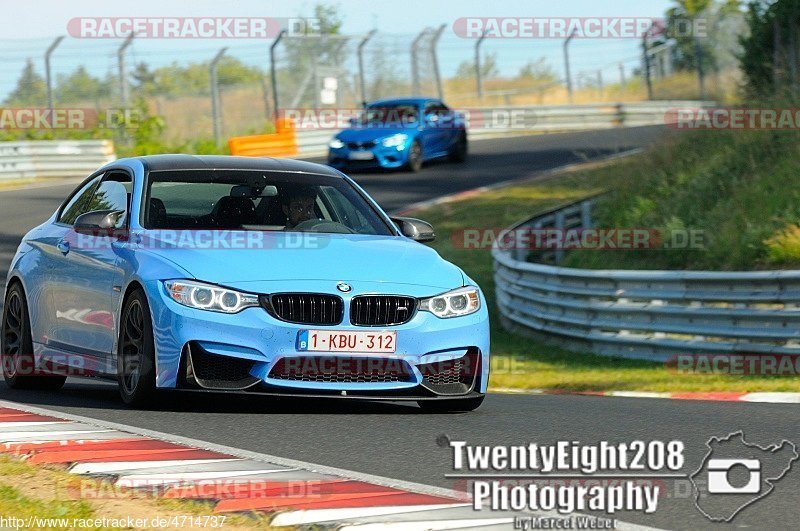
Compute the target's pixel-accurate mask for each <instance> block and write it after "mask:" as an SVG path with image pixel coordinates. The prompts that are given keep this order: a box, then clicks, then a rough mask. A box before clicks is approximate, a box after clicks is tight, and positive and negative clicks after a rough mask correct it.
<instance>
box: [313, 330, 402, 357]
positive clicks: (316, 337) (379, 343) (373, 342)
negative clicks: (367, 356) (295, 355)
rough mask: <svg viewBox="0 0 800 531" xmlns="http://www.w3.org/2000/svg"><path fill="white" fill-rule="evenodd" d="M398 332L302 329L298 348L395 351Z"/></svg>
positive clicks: (332, 350)
mask: <svg viewBox="0 0 800 531" xmlns="http://www.w3.org/2000/svg"><path fill="white" fill-rule="evenodd" d="M396 343H397V332H361V331H359V332H337V331H336V330H301V331H300V332H299V333H298V334H297V350H300V351H308V352H369V353H393V352H394V351H395V350H396V348H397V345H396Z"/></svg>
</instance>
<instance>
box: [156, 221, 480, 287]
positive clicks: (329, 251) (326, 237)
mask: <svg viewBox="0 0 800 531" xmlns="http://www.w3.org/2000/svg"><path fill="white" fill-rule="evenodd" d="M148 232H149V231H148ZM198 232H201V231H198ZM227 232H228V235H227V237H225V238H220V239H218V240H215V241H214V242H212V244H211V245H209V244H208V243H207V242H206V241H205V240H203V242H201V240H199V239H198V240H197V243H196V244H192V245H187V244H186V243H185V242H183V244H181V242H180V241H178V242H176V241H175V238H174V237H173V238H167V237H165V235H164V234H163V233H160V232H158V231H154V232H153V234H149V233H147V234H146V235H145V240H144V241H146V242H147V246H148V247H149V248H151V249H152V248H156V249H157V253H158V254H159V255H160V256H162V257H163V258H166V259H168V260H170V261H171V262H173V263H175V264H177V265H179V266H180V267H181V268H183V269H185V270H186V271H187V272H189V273H190V274H191V275H192V276H193V277H194V278H195V279H197V280H201V281H205V282H211V283H214V284H221V285H227V286H230V287H235V286H236V285H239V284H241V283H244V282H259V283H261V282H270V281H276V282H277V281H280V282H285V281H317V280H325V281H334V282H338V281H345V282H349V281H362V282H374V283H392V284H410V285H417V286H427V287H432V288H439V289H443V290H444V289H452V288H456V287H459V286H462V285H463V282H464V277H463V275H462V274H461V270H460V269H459V268H458V267H456V266H454V265H453V264H451V263H450V262H447V261H446V260H444V259H442V258H441V257H440V256H439V254H438V253H437V252H436V251H434V250H433V249H431V248H430V247H427V246H425V245H422V244H420V243H417V242H414V241H412V240H409V239H407V238H403V237H399V236H367V235H356V234H317V233H292V232H255V233H253V232H250V233H248V232H245V231H227ZM248 238H249V239H248ZM201 243H202V247H204V248H199V247H201ZM298 289H300V288H299V287H298Z"/></svg>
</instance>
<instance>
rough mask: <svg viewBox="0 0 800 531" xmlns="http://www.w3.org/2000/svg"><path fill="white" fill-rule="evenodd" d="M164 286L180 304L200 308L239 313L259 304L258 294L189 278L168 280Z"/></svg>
mask: <svg viewBox="0 0 800 531" xmlns="http://www.w3.org/2000/svg"><path fill="white" fill-rule="evenodd" d="M164 287H166V288H167V293H169V296H170V297H171V298H172V300H174V301H175V302H177V303H178V304H183V305H184V306H188V307H190V308H197V309H198V310H210V311H212V312H222V313H238V312H241V311H242V310H244V309H245V308H249V307H251V306H258V296H257V295H253V294H250V293H242V292H239V291H234V290H232V289H226V288H220V287H218V286H212V285H210V284H203V283H202V282H191V281H188V280H166V281H164Z"/></svg>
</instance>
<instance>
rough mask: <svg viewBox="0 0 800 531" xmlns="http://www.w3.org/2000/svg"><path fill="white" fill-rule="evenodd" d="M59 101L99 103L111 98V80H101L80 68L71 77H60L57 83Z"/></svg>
mask: <svg viewBox="0 0 800 531" xmlns="http://www.w3.org/2000/svg"><path fill="white" fill-rule="evenodd" d="M56 93H57V94H58V100H59V101H60V102H62V103H68V102H76V101H87V100H91V101H94V102H97V101H98V100H100V99H101V98H108V97H110V96H111V83H110V80H105V81H103V80H100V79H97V78H96V77H93V76H92V75H90V74H89V72H88V71H87V70H86V68H85V67H84V66H82V65H81V66H79V67H78V68H76V69H75V71H73V72H72V73H71V74H69V75H59V76H58V82H57V83H56Z"/></svg>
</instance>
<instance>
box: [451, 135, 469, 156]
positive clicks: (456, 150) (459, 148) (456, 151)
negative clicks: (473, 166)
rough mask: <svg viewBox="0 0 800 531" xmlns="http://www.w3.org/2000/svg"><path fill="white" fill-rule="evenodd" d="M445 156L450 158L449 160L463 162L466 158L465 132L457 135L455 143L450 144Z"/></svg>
mask: <svg viewBox="0 0 800 531" xmlns="http://www.w3.org/2000/svg"><path fill="white" fill-rule="evenodd" d="M447 158H448V159H450V161H451V162H464V161H465V160H467V135H466V133H461V134H460V135H459V136H458V140H456V142H455V144H453V145H452V146H450V151H448V153H447Z"/></svg>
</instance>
